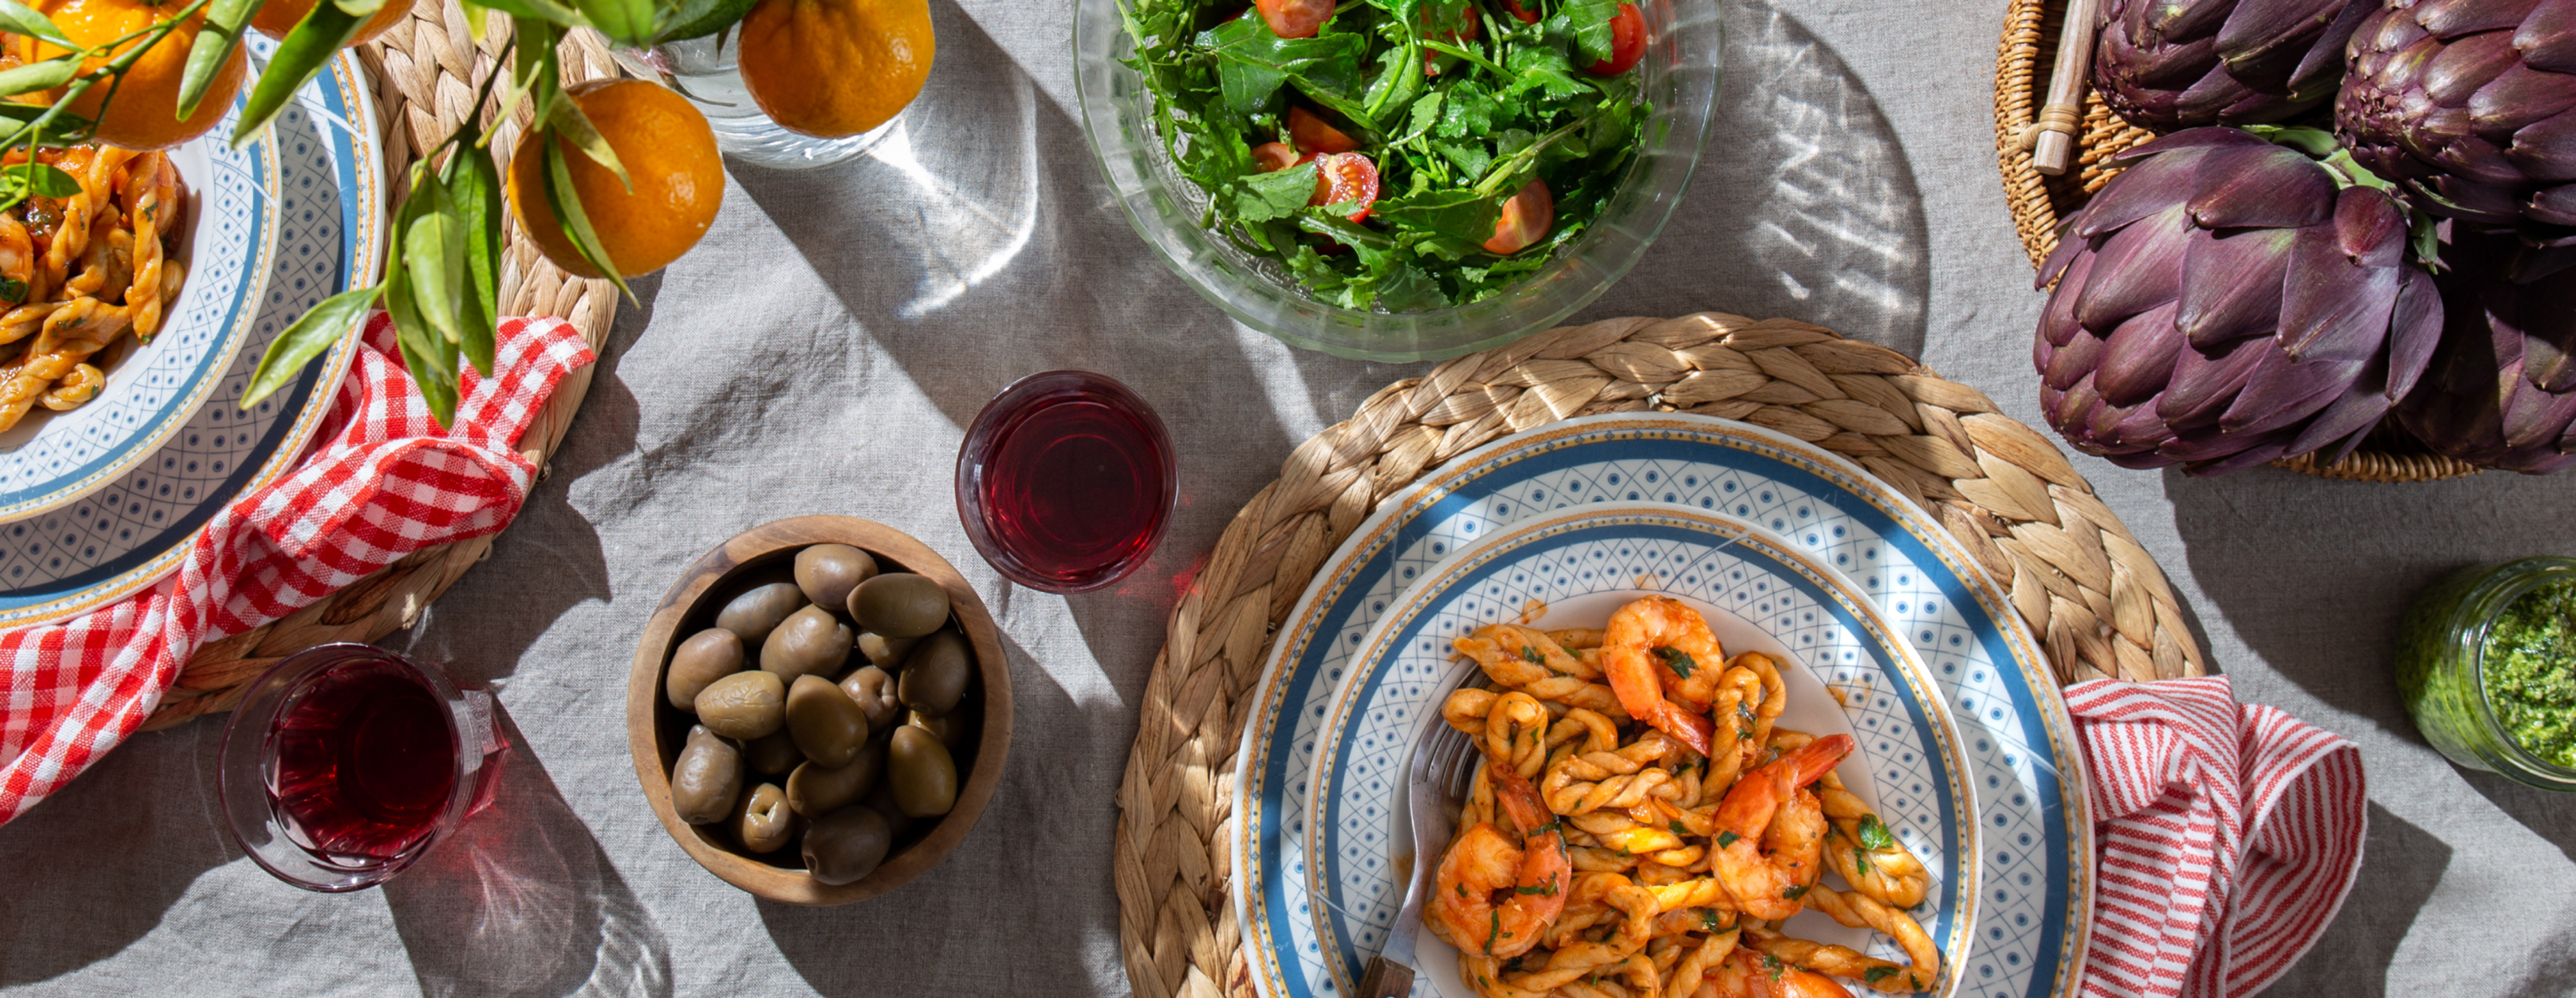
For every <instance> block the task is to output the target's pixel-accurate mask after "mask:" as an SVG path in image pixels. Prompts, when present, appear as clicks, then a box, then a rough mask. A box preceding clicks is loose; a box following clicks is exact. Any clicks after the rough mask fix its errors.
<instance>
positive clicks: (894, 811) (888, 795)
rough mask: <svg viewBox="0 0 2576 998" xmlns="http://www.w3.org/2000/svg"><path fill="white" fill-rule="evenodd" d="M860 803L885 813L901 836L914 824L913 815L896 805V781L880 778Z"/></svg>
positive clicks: (887, 823)
mask: <svg viewBox="0 0 2576 998" xmlns="http://www.w3.org/2000/svg"><path fill="white" fill-rule="evenodd" d="M897 727H900V725H898V726H897ZM860 803H863V804H866V805H867V806H868V809H869V810H872V811H875V812H876V813H878V814H882V815H884V816H885V820H886V826H887V827H889V828H892V829H894V833H895V834H896V835H897V836H901V835H902V834H903V833H904V830H905V829H908V828H911V827H912V825H913V820H912V816H911V815H908V814H905V813H903V809H902V808H900V807H896V806H895V803H894V782H893V781H891V780H878V781H877V788H876V789H875V790H871V791H868V796H867V799H866V800H864V801H861V802H860Z"/></svg>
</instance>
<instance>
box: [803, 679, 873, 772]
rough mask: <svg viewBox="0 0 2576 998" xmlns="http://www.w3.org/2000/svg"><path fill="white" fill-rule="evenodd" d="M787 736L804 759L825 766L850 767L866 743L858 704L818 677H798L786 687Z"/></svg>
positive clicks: (863, 714)
mask: <svg viewBox="0 0 2576 998" xmlns="http://www.w3.org/2000/svg"><path fill="white" fill-rule="evenodd" d="M787 733H788V734H790V735H793V736H795V738H796V748H797V750H798V751H801V752H804V753H805V758H807V759H810V760H813V761H814V762H817V763H821V764H823V765H826V766H832V767H835V768H837V767H841V766H847V765H849V764H850V760H851V759H855V758H857V757H858V755H859V746H861V745H865V744H867V743H868V714H867V712H866V711H863V710H860V709H859V702H858V701H856V700H852V699H850V695H849V694H847V693H843V692H841V688H840V687H838V686H834V685H832V681H831V680H829V679H825V678H823V677H821V676H798V677H796V685H794V686H790V687H788V688H787Z"/></svg>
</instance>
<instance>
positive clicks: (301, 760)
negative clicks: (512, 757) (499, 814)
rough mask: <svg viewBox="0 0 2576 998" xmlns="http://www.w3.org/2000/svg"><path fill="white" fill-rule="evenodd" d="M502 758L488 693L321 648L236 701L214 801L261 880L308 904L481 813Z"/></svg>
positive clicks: (420, 666) (423, 850) (367, 650)
mask: <svg viewBox="0 0 2576 998" xmlns="http://www.w3.org/2000/svg"><path fill="white" fill-rule="evenodd" d="M508 747H509V744H508V742H507V741H506V740H505V739H504V738H503V737H502V735H501V733H500V730H499V728H498V726H497V725H496V723H495V718H494V716H493V713H492V695H491V693H490V692H488V691H485V690H468V689H459V688H458V687H457V685H456V683H455V682H454V681H453V680H451V679H449V678H448V676H447V673H445V672H444V671H442V670H440V669H439V668H438V667H436V666H433V665H430V664H428V663H424V662H415V661H413V660H411V659H408V658H405V657H403V656H401V655H397V654H394V653H393V652H389V651H386V650H384V649H382V648H377V647H375V646H373V645H363V644H348V643H343V644H328V645H321V646H319V647H315V648H308V649H305V650H304V651H301V652H297V653H295V654H293V655H289V656H287V657H286V659H285V660H284V661H281V662H279V663H277V665H276V666H275V667H272V668H270V669H269V670H268V672H267V673H265V674H263V675H261V676H260V677H259V679H257V680H255V681H253V682H252V683H251V685H250V687H249V688H248V690H247V691H246V692H245V693H244V694H243V696H242V702H241V706H240V707H238V708H235V709H234V711H233V716H232V720H231V721H229V722H227V723H226V724H225V725H224V743H223V749H222V751H221V756H220V760H219V762H218V764H217V766H216V769H215V783H216V797H217V799H219V800H221V801H222V802H223V807H224V818H225V824H226V825H227V826H228V827H229V828H230V829H231V831H232V834H233V840H234V841H236V842H239V843H241V847H242V851H243V852H246V853H249V854H250V858H251V859H252V860H254V861H256V862H258V863H259V865H260V868H261V869H265V870H267V871H268V872H270V873H272V874H275V875H276V876H277V879H279V880H283V881H286V882H287V883H290V884H293V885H295V886H297V887H302V888H305V889H307V890H315V891H325V892H333V893H336V892H340V891H354V890H363V889H365V888H368V887H373V886H375V885H377V884H381V883H383V882H385V881H387V880H390V879H392V878H393V876H394V875H395V874H397V873H401V872H402V871H403V870H404V869H405V868H407V867H409V866H410V865H411V864H412V863H413V862H414V861H415V860H418V859H419V858H420V857H421V856H423V855H425V854H427V853H428V852H429V850H430V848H431V847H432V846H435V845H436V844H437V843H438V840H439V839H441V838H443V837H445V836H446V834H447V833H448V832H450V831H453V830H454V829H455V828H456V826H457V824H458V823H460V822H462V821H464V820H465V819H466V818H467V817H468V816H470V815H472V814H473V813H475V812H478V811H480V810H482V809H483V808H484V807H485V806H487V805H489V804H490V803H491V799H492V791H493V789H494V786H495V782H496V781H495V780H494V779H493V777H494V776H495V775H496V774H498V773H499V772H500V766H499V763H500V756H501V753H502V752H504V751H506V750H507V749H508Z"/></svg>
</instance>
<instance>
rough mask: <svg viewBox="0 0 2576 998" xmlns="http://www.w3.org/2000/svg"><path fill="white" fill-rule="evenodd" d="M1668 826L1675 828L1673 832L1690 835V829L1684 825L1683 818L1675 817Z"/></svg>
mask: <svg viewBox="0 0 2576 998" xmlns="http://www.w3.org/2000/svg"><path fill="white" fill-rule="evenodd" d="M1667 827H1669V828H1671V829H1672V830H1673V834H1675V835H1688V834H1690V829H1689V828H1687V827H1685V826H1683V825H1682V819H1680V818H1675V819H1673V820H1672V823H1671V824H1670V825H1668V826H1667Z"/></svg>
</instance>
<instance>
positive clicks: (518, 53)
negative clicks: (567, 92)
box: [483, 14, 560, 142]
mask: <svg viewBox="0 0 2576 998" xmlns="http://www.w3.org/2000/svg"><path fill="white" fill-rule="evenodd" d="M510 31H511V33H512V34H513V35H514V36H516V38H517V39H518V41H517V42H516V43H515V44H513V45H512V46H511V47H510V91H509V93H508V94H507V95H505V96H503V97H502V98H501V107H500V109H499V110H498V111H496V112H495V113H494V114H493V115H492V120H494V121H509V120H511V117H510V116H511V115H512V114H514V113H516V112H517V111H518V110H519V102H520V101H521V100H524V99H526V98H527V96H528V94H529V93H530V92H531V91H534V90H535V89H536V88H537V85H538V83H540V82H544V83H545V84H546V87H547V89H546V93H547V94H548V95H552V94H554V93H558V92H560V88H559V87H557V86H556V84H555V83H554V82H553V81H555V80H557V79H559V77H558V76H557V75H556V73H557V69H556V65H555V41H556V28H555V25H554V22H551V21H548V20H546V19H545V18H542V17H537V16H534V15H525V16H522V15H517V14H513V15H511V17H510ZM497 69H498V67H495V70H496V71H497ZM546 102H547V99H545V98H541V99H540V100H539V101H538V103H540V104H543V103H546ZM540 110H542V108H540ZM491 140H492V136H491V135H490V134H489V133H487V134H485V135H484V136H483V141H485V142H490V141H491Z"/></svg>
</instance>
